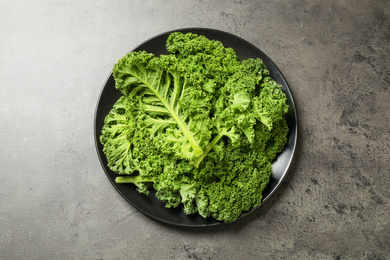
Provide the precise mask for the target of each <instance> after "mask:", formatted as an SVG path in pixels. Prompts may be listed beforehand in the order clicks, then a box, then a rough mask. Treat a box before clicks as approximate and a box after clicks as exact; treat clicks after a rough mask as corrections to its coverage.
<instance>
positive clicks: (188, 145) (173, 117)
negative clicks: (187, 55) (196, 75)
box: [113, 51, 210, 159]
mask: <svg viewBox="0 0 390 260" xmlns="http://www.w3.org/2000/svg"><path fill="white" fill-rule="evenodd" d="M176 63H177V62H176V59H175V57H171V56H162V57H154V55H152V54H149V53H146V52H144V51H142V52H131V53H129V54H127V55H126V56H125V57H124V58H122V59H121V60H120V61H119V62H118V63H117V64H116V65H115V66H114V70H113V74H114V78H115V83H116V88H117V89H118V90H120V91H121V92H122V93H123V94H124V95H126V96H128V97H131V98H135V97H137V98H138V102H139V103H138V105H137V106H138V107H137V110H140V111H142V113H143V114H144V115H145V119H144V122H143V124H144V126H145V127H146V128H148V129H149V131H150V134H151V135H154V134H156V133H157V132H158V131H159V130H162V129H164V128H166V127H167V126H170V127H171V130H170V131H168V132H164V133H162V134H161V135H160V137H163V140H164V145H166V146H167V147H169V148H174V149H178V150H180V152H179V153H178V154H179V155H182V156H184V157H186V158H189V159H190V158H192V157H194V156H200V155H201V154H202V153H203V149H202V147H201V145H202V143H204V142H206V143H207V142H208V138H210V133H209V132H208V131H207V130H208V127H205V125H206V123H207V120H205V119H206V117H208V109H209V108H208V107H207V104H204V105H202V104H201V102H197V107H196V108H193V109H182V108H181V106H183V105H185V103H186V102H185V101H186V100H188V99H189V98H188V97H189V96H190V98H191V99H194V100H192V101H199V100H200V101H203V100H202V95H201V94H200V95H199V93H197V91H196V89H195V88H194V86H191V85H190V84H187V78H188V77H186V75H185V74H183V73H182V72H180V71H179V70H177V68H176V65H177V64H176ZM197 94H198V96H196V95H197ZM194 109H196V112H197V113H194ZM200 112H202V113H203V114H202V113H200ZM199 118H200V119H201V120H199ZM172 125H175V126H176V128H172ZM194 125H195V127H193V126H194Z"/></svg>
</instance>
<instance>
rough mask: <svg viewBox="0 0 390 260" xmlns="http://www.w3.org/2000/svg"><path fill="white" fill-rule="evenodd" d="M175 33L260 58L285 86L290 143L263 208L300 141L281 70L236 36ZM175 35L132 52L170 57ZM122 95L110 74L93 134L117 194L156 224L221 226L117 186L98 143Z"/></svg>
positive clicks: (275, 169)
mask: <svg viewBox="0 0 390 260" xmlns="http://www.w3.org/2000/svg"><path fill="white" fill-rule="evenodd" d="M174 31H181V32H183V33H186V32H192V33H196V34H198V35H204V36H206V37H207V38H209V39H213V40H218V41H221V42H222V43H223V44H224V46H225V47H231V48H233V49H234V50H235V51H236V53H237V55H238V57H239V59H240V60H244V59H248V58H261V59H262V60H263V62H264V64H265V65H266V67H267V68H268V70H269V71H270V74H271V76H272V77H273V78H274V79H275V80H276V82H277V83H278V84H280V85H282V90H283V91H284V92H285V94H286V95H287V99H288V105H289V107H290V108H289V111H288V113H287V115H286V119H287V124H288V126H289V128H290V132H289V134H288V143H287V144H286V147H285V149H284V150H283V152H282V153H281V154H280V155H279V156H278V158H277V159H276V161H275V162H274V163H273V164H272V178H271V180H270V182H269V184H268V185H267V187H266V189H265V190H264V193H263V203H262V205H263V204H264V203H265V202H266V201H267V200H268V199H269V198H270V197H271V195H272V194H274V193H275V191H276V189H277V188H278V187H279V185H280V183H281V182H282V181H283V179H284V177H285V176H286V174H287V171H288V169H289V166H290V164H291V162H292V159H293V156H294V152H295V147H296V142H297V130H298V128H297V114H296V109H295V104H294V100H293V97H292V95H291V92H290V89H289V86H288V84H287V82H286V80H285V79H284V77H283V75H282V73H281V72H280V71H279V69H278V68H277V67H276V65H275V64H274V63H273V62H272V61H271V59H270V58H269V57H268V56H267V55H266V54H264V53H263V52H262V51H261V50H259V49H258V48H257V47H256V46H254V45H253V44H251V43H249V42H247V41H246V40H243V39H241V38H239V37H237V36H235V35H233V34H230V33H227V32H223V31H218V30H214V29H206V28H187V29H179V30H174ZM172 32H173V31H169V32H165V33H163V34H160V35H157V36H155V37H153V38H151V39H149V40H147V41H146V42H144V43H142V44H141V45H139V46H138V47H136V48H135V49H133V51H140V50H145V51H147V52H150V53H154V54H155V55H156V56H157V55H160V54H167V52H166V50H165V43H166V40H167V38H168V36H169V34H170V33H172ZM120 96H121V94H120V93H119V91H117V90H116V89H115V81H114V78H113V76H112V72H111V73H110V75H109V77H108V78H107V81H106V82H105V84H104V86H103V89H102V91H101V93H100V96H99V99H98V103H97V106H96V111H95V122H94V123H95V125H94V128H95V129H94V132H95V145H96V149H97V153H98V156H99V159H100V162H101V165H102V166H103V169H104V171H105V172H106V175H107V177H108V178H109V180H110V181H111V183H112V184H113V185H114V187H115V188H116V189H117V191H118V192H119V193H120V194H121V195H122V196H123V197H124V198H125V199H126V200H127V201H128V202H129V203H130V204H131V205H133V206H134V207H135V208H137V209H138V210H140V211H141V212H143V213H144V214H146V215H147V216H149V217H151V218H153V219H155V220H157V221H161V222H164V223H167V224H172V225H176V226H186V227H204V226H213V225H218V224H221V223H222V222H220V221H217V220H215V219H213V218H208V219H204V218H203V217H201V216H200V215H198V214H193V215H186V214H184V212H183V210H182V208H181V207H178V208H175V209H172V208H165V206H164V203H162V202H161V201H159V200H158V199H157V198H156V197H155V196H154V194H153V193H152V192H151V194H150V195H149V196H145V195H144V194H140V193H138V192H137V191H136V188H135V186H134V185H128V184H116V183H115V177H116V176H117V175H116V174H115V173H114V172H113V171H111V170H110V169H109V168H108V167H107V159H106V157H105V155H104V153H103V151H102V149H103V147H102V145H101V143H100V142H99V136H100V133H101V129H102V127H103V123H104V118H105V116H106V115H107V114H108V112H109V111H110V110H111V108H112V107H113V105H114V103H115V102H116V101H117V100H118V98H119V97H120ZM255 210H256V209H253V210H251V211H250V212H248V213H245V214H243V215H242V216H241V218H242V217H243V216H246V215H248V214H249V213H252V212H253V211H255Z"/></svg>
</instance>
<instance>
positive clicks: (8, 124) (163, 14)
mask: <svg viewBox="0 0 390 260" xmlns="http://www.w3.org/2000/svg"><path fill="white" fill-rule="evenodd" d="M183 27H208V28H215V29H219V30H224V31H227V32H230V33H233V34H236V35H238V36H240V37H242V38H244V39H246V40H248V41H250V42H252V43H253V44H255V45H256V46H258V47H259V48H260V49H261V50H263V51H264V52H265V53H266V54H267V55H268V56H270V57H271V59H272V60H273V61H274V62H275V63H276V64H277V66H278V67H279V69H280V70H281V71H282V72H283V74H284V75H285V77H286V79H287V81H288V82H289V84H290V87H291V90H292V92H293V95H294V98H295V101H296V105H297V109H298V116H299V130H300V132H299V141H298V148H297V154H296V157H295V161H294V164H293V166H292V168H291V171H290V173H289V175H288V176H287V178H286V179H285V182H284V183H283V185H282V186H281V187H280V189H279V190H278V192H277V194H276V195H275V196H273V197H272V199H271V200H270V201H268V202H267V203H266V204H265V205H264V206H263V207H261V208H260V209H259V210H258V211H256V212H255V213H254V214H252V215H250V216H249V217H247V218H244V219H243V220H241V221H238V222H236V223H234V224H230V225H223V226H219V227H214V228H207V229H184V228H174V227H170V226H165V225H162V224H159V223H156V222H155V221H153V220H151V219H149V218H148V217H145V216H144V215H143V214H141V213H140V212H138V211H137V210H136V209H134V208H133V207H132V206H131V205H129V204H128V203H127V202H126V201H125V200H124V199H123V198H122V197H121V196H120V195H119V194H118V193H117V192H116V190H115V189H114V188H113V187H112V185H111V184H110V183H109V181H108V180H107V178H106V176H105V174H104V172H103V169H102V167H101V166H100V163H99V161H98V158H97V155H96V151H95V146H94V139H93V119H94V109H95V105H96V102H97V99H98V95H99V92H100V90H101V87H102V85H103V83H104V81H105V79H106V77H107V76H108V73H109V72H110V70H111V69H112V65H113V64H114V63H115V62H116V61H117V60H118V59H119V58H121V57H122V56H123V55H124V54H125V53H126V52H128V51H129V50H130V49H132V48H133V47H135V46H137V45H138V44H139V43H141V42H143V41H145V40H147V39H148V38H150V37H152V36H154V35H156V34H159V33H161V32H165V31H168V30H172V29H176V28H183ZM0 29H1V33H0V82H1V85H0V90H1V91H0V104H1V105H0V140H1V148H0V158H2V159H1V163H0V212H1V213H0V259H7V260H8V259H213V260H214V259H215V260H216V259H367V260H374V259H376V260H379V259H390V223H389V222H390V205H389V203H390V192H389V188H390V170H389V169H390V163H389V161H390V158H389V157H390V148H389V145H390V140H389V139H390V123H389V122H390V118H389V115H390V111H389V110H390V109H389V104H390V90H389V86H390V66H389V65H390V63H389V57H390V1H388V0H373V1H361V0H360V1H359V0H355V1H353V0H329V1H321V0H313V1H309V0H306V1H305V0H293V1H283V0H274V1H263V0H260V1H258V0H247V1H245V0H238V1H227V0H221V1H209V0H204V1H202V0H199V1H183V0H171V1H166V0H165V1H163V0H161V1H157V0H156V1H151V0H142V1H141V0H137V1H136V0H134V1H121V0H117V1H92V0H88V1H60V0H54V1H43V0H37V1H20V0H14V1H1V2H0Z"/></svg>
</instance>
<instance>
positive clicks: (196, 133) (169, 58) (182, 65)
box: [100, 32, 289, 222]
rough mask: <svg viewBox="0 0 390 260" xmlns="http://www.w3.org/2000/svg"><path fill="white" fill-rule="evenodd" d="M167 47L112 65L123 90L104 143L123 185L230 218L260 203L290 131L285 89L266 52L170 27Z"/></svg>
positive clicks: (107, 121) (168, 202) (190, 211)
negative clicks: (251, 52) (254, 53)
mask: <svg viewBox="0 0 390 260" xmlns="http://www.w3.org/2000/svg"><path fill="white" fill-rule="evenodd" d="M166 48H167V51H168V52H169V54H168V55H160V56H158V57H156V56H155V55H154V54H151V53H147V52H145V51H140V52H131V53H129V54H127V55H126V56H124V57H123V58H122V59H120V60H119V61H118V62H117V63H116V64H115V66H114V70H113V75H114V78H115V87H116V88H117V89H118V90H119V91H120V92H121V93H122V96H121V98H120V99H119V100H118V101H117V102H116V103H115V105H114V107H113V108H112V110H111V111H110V113H109V114H108V115H107V116H106V118H105V122H104V126H103V129H102V134H101V136H100V141H101V143H102V144H103V151H104V153H105V154H106V157H107V160H108V167H109V168H110V169H111V170H113V171H114V172H116V173H117V174H118V175H120V176H118V177H117V178H116V182H117V183H132V184H134V185H136V186H137V189H138V191H139V192H141V193H144V194H146V195H148V194H149V191H150V189H155V191H156V197H157V198H158V199H160V200H162V201H163V202H165V204H166V207H178V206H179V205H181V204H182V205H183V209H184V212H185V213H186V214H194V213H196V212H198V213H199V214H200V215H201V216H203V217H205V218H207V217H210V216H212V217H214V218H215V219H217V220H220V221H224V222H232V221H234V220H236V219H237V218H238V217H239V216H240V215H241V214H242V213H243V212H246V211H249V210H250V209H252V208H254V207H257V206H259V205H260V204H261V199H262V195H261V194H262V191H263V190H264V188H265V187H266V185H267V183H268V182H269V178H270V175H271V172H272V168H271V164H272V161H273V160H274V159H275V157H276V156H277V154H278V153H279V152H280V151H282V150H283V148H284V145H285V144H286V142H287V133H288V131H289V129H288V127H287V124H286V121H285V119H284V115H285V114H286V113H287V110H288V105H287V104H286V96H285V94H284V93H283V92H282V90H281V86H280V85H278V84H277V83H276V82H275V81H274V80H273V79H272V78H271V77H270V76H269V71H268V70H267V68H266V67H265V66H264V64H263V62H262V60H261V59H247V60H244V61H239V60H238V57H237V55H236V53H235V51H234V50H233V49H231V48H225V47H224V46H223V45H222V43H221V42H219V41H214V40H209V39H207V38H206V37H204V36H202V35H196V34H192V33H186V34H183V33H180V32H174V33H172V34H171V35H170V36H169V37H168V40H167V44H166Z"/></svg>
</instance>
